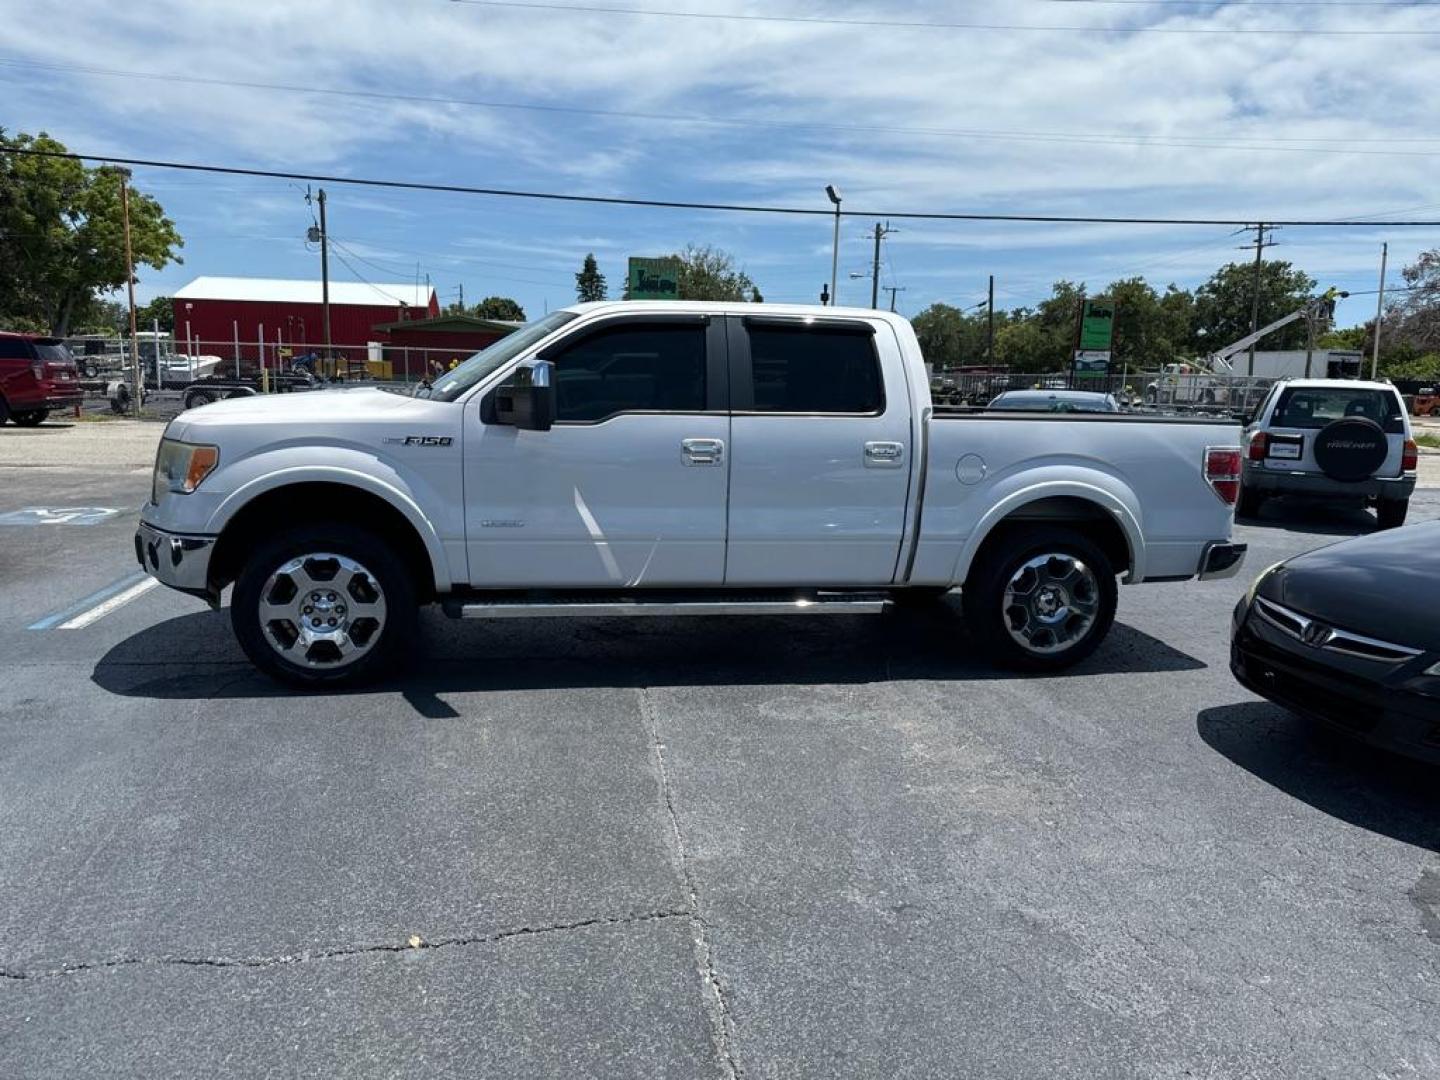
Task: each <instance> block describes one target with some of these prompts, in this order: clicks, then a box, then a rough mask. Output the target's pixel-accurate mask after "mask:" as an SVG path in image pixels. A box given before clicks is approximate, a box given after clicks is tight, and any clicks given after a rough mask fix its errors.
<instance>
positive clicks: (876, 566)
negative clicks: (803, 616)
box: [725, 315, 915, 586]
mask: <svg viewBox="0 0 1440 1080" xmlns="http://www.w3.org/2000/svg"><path fill="white" fill-rule="evenodd" d="M730 345H731V351H730V361H731V366H730V376H731V383H730V395H731V407H732V417H731V442H732V453H731V461H730V523H729V532H730V540H729V544H728V547H727V555H726V573H725V582H726V584H727V585H737V586H747V585H820V586H824V585H837V586H839V585H849V586H856V585H860V586H866V585H887V584H889V583H890V582H891V581H893V580H894V577H895V572H896V561H897V557H898V555H899V551H900V541H901V537H902V535H903V532H904V527H905V510H906V502H907V498H908V495H909V488H910V474H911V455H912V454H913V453H914V452H915V440H914V438H913V434H912V425H911V415H910V397H909V392H908V388H907V385H906V381H905V369H904V365H903V362H902V358H901V355H900V347H899V343H898V342H897V341H896V339H895V334H894V332H893V331H892V330H891V329H890V328H889V326H888V325H886V324H885V323H883V322H880V321H876V322H870V321H868V320H865V319H862V318H856V319H844V318H835V319H823V318H822V319H815V318H804V317H794V318H791V317H787V316H769V315H747V316H732V317H731V325H730Z"/></svg>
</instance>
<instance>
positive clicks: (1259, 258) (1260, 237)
mask: <svg viewBox="0 0 1440 1080" xmlns="http://www.w3.org/2000/svg"><path fill="white" fill-rule="evenodd" d="M1275 229H1276V226H1274V225H1266V224H1265V223H1264V222H1263V221H1261V222H1259V223H1257V224H1255V225H1247V226H1245V228H1243V229H1241V230H1240V231H1241V232H1253V233H1254V234H1255V243H1254V245H1251V244H1246V245H1245V246H1244V247H1242V248H1241V249H1240V250H1241V251H1245V250H1247V249H1248V248H1250V247H1251V246H1253V247H1254V248H1255V291H1254V295H1253V296H1251V298H1250V333H1252V334H1253V333H1255V331H1256V330H1258V329H1260V275H1261V271H1262V269H1263V253H1264V251H1265V249H1266V248H1267V247H1274V246H1275V241H1274V240H1273V239H1272V240H1269V241H1267V240H1266V239H1265V234H1266V233H1267V232H1269V233H1273V232H1274V231H1275ZM1245 373H1246V374H1247V375H1250V376H1253V375H1254V374H1255V344H1254V342H1251V344H1250V359H1249V362H1248V364H1247V366H1246V372H1245Z"/></svg>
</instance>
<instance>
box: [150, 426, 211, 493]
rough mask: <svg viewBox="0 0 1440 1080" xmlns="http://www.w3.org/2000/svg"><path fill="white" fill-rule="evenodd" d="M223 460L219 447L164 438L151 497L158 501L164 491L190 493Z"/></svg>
mask: <svg viewBox="0 0 1440 1080" xmlns="http://www.w3.org/2000/svg"><path fill="white" fill-rule="evenodd" d="M219 464H220V450H219V448H218V447H214V446H194V445H192V444H190V443H183V442H176V441H175V440H173V439H161V440H160V450H159V452H158V453H157V454H156V455H155V478H154V480H153V482H152V483H151V485H150V501H151V502H156V503H158V502H159V501H160V493H161V492H163V491H171V492H175V493H176V494H180V495H188V494H190V492H192V491H194V490H195V489H196V488H198V487H199V486H200V484H201V483H202V482H203V481H204V479H205V477H207V476H209V475H210V474H211V473H212V472H214V471H215V466H216V465H219Z"/></svg>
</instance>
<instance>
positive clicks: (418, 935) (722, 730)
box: [0, 467, 1440, 1080]
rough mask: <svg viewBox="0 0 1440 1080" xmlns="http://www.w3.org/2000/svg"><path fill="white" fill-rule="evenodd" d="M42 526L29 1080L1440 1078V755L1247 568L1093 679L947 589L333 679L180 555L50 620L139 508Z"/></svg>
mask: <svg viewBox="0 0 1440 1080" xmlns="http://www.w3.org/2000/svg"><path fill="white" fill-rule="evenodd" d="M22 472H23V474H22ZM145 482H146V478H145V477H144V476H142V475H139V474H135V475H133V476H132V475H129V474H127V475H125V476H123V477H121V478H119V479H116V478H115V477H114V475H113V474H107V475H106V476H102V475H101V474H100V473H99V472H98V471H96V472H89V473H87V472H86V471H85V470H83V469H75V468H70V469H67V470H65V471H63V472H52V471H48V470H45V469H26V470H23V471H21V470H8V469H5V468H3V467H0V512H3V511H6V510H10V509H14V508H16V507H19V506H27V505H45V504H47V503H53V504H55V505H59V504H60V502H62V501H63V502H65V503H68V504H73V505H94V504H108V505H134V504H135V503H138V501H139V500H140V498H141V497H142V496H143V491H144V484H145ZM1415 513H1416V516H1417V518H1421V517H1425V518H1433V517H1440V492H1437V491H1433V490H1427V491H1425V492H1424V493H1423V494H1422V495H1421V496H1420V497H1418V498H1417V500H1416V505H1415ZM1364 527H1365V519H1364V518H1363V517H1355V516H1353V515H1350V516H1347V515H1342V516H1341V518H1340V519H1339V521H1338V522H1335V521H1331V520H1329V519H1327V518H1326V517H1325V516H1324V515H1321V514H1314V513H1309V512H1290V511H1285V509H1284V508H1278V509H1277V508H1269V507H1267V510H1266V515H1265V518H1264V520H1263V521H1262V522H1260V523H1246V524H1243V525H1242V526H1241V527H1240V528H1239V530H1238V531H1239V534H1240V538H1241V539H1244V540H1247V541H1249V542H1250V543H1251V544H1252V551H1251V555H1250V564H1249V567H1248V572H1249V573H1253V572H1258V571H1259V570H1260V569H1261V568H1262V567H1264V566H1265V565H1268V564H1269V563H1270V562H1273V561H1275V560H1276V559H1278V558H1280V557H1281V556H1282V555H1284V554H1288V553H1291V552H1296V551H1300V550H1305V549H1307V548H1311V547H1315V546H1318V545H1319V544H1321V543H1324V542H1328V541H1329V540H1330V539H1331V538H1332V536H1334V535H1337V534H1341V533H1344V532H1346V531H1358V530H1360V529H1363V528H1364ZM32 538H33V539H32ZM0 540H3V541H4V542H5V544H6V552H7V557H6V558H5V559H4V560H0V673H3V684H4V686H5V688H6V692H5V694H4V695H3V697H0V1076H3V1077H6V1078H9V1077H17V1078H30V1077H66V1078H71V1077H86V1076H96V1077H99V1076H104V1077H146V1078H153V1077H192V1076H205V1077H207V1078H209V1077H246V1078H249V1077H268V1076H276V1077H293V1076H330V1075H344V1076H353V1077H398V1076H413V1075H419V1074H423V1075H437V1076H465V1077H518V1076H523V1077H527V1078H530V1077H567V1078H569V1077H580V1076H596V1077H601V1076H603V1077H612V1076H626V1077H629V1076H636V1077H677V1078H687V1080H688V1078H709V1077H720V1078H722V1080H745V1078H760V1077H764V1078H785V1080H789V1078H794V1077H815V1078H821V1077H824V1078H829V1077H875V1078H881V1077H885V1078H890V1077H932V1076H946V1075H973V1076H986V1077H1015V1078H1017V1080H1018V1078H1022V1077H1023V1078H1027V1080H1028V1078H1032V1077H1037V1076H1044V1077H1075V1078H1081V1077H1085V1078H1092V1077H1136V1078H1139V1077H1144V1078H1153V1077H1161V1078H1171V1077H1174V1078H1179V1077H1187V1076H1193V1077H1208V1078H1221V1077H1224V1078H1239V1077H1257V1078H1258V1077H1266V1078H1271V1077H1296V1078H1300V1077H1304V1078H1310V1077H1317V1076H1335V1077H1342V1076H1343V1077H1350V1076H1359V1075H1368V1076H1393V1077H1405V1076H1416V1077H1419V1076H1428V1075H1440V1035H1437V1033H1436V1030H1435V1024H1434V1017H1435V1015H1436V1009H1437V1007H1440V936H1437V927H1440V785H1437V784H1436V783H1435V778H1436V776H1437V773H1436V772H1435V771H1434V770H1430V769H1425V768H1423V767H1420V766H1412V765H1409V764H1406V763H1403V762H1398V761H1394V760H1391V759H1389V758H1386V757H1384V756H1383V755H1379V754H1374V753H1370V752H1368V751H1364V750H1360V749H1357V748H1355V747H1352V746H1350V745H1348V744H1346V743H1344V742H1342V741H1340V740H1337V739H1334V738H1331V737H1327V736H1324V735H1322V734H1319V733H1316V732H1314V731H1312V730H1311V729H1310V728H1308V727H1307V726H1306V725H1304V724H1302V723H1300V722H1299V721H1296V720H1295V719H1293V718H1291V717H1289V716H1287V715H1286V714H1285V713H1283V712H1282V711H1281V710H1279V709H1276V708H1273V707H1272V706H1269V705H1267V704H1264V703H1261V702H1258V701H1257V700H1256V699H1254V698H1253V697H1252V696H1250V695H1249V694H1247V693H1246V692H1245V691H1243V690H1241V689H1240V688H1239V687H1238V686H1236V685H1235V684H1234V683H1233V682H1232V681H1231V679H1230V676H1229V673H1228V670H1227V669H1226V667H1225V648H1226V641H1227V636H1228V618H1229V611H1230V608H1231V607H1232V606H1233V604H1234V602H1235V599H1236V598H1237V597H1238V595H1239V594H1240V592H1241V591H1242V590H1243V589H1244V587H1245V585H1246V583H1247V581H1248V577H1249V573H1247V575H1246V576H1245V577H1242V578H1241V579H1237V580H1234V581H1229V582H1212V583H1205V584H1200V583H1190V584H1185V585H1172V586H1154V587H1140V588H1136V589H1124V590H1122V592H1121V609H1120V624H1119V625H1117V627H1116V631H1115V633H1114V635H1113V637H1112V639H1111V640H1110V642H1108V643H1107V645H1106V646H1105V647H1104V648H1102V650H1101V651H1100V652H1099V653H1098V654H1097V655H1096V656H1095V657H1094V658H1092V659H1091V660H1090V661H1087V662H1086V664H1084V665H1082V666H1081V667H1080V668H1079V669H1077V670H1076V671H1075V672H1073V673H1071V674H1068V675H1065V676H1062V677H1056V678H1045V679H1023V678H1017V677H1013V676H1009V675H1005V674H1000V673H996V672H992V671H989V670H988V669H986V668H985V667H984V666H983V665H980V664H978V663H976V662H974V661H973V660H971V659H970V658H969V656H968V651H967V646H966V643H965V640H964V637H963V634H961V633H960V630H959V628H958V625H957V624H956V621H955V619H954V617H953V613H951V612H949V611H947V610H946V609H944V608H937V609H935V610H931V611H918V612H912V613H906V614H903V615H897V616H894V617H886V618H883V619H873V620H864V619H849V618H845V619H834V620H803V621H796V622H790V621H786V620H783V619H740V620H733V621H732V620H715V621H712V622H709V623H700V622H684V621H669V620H663V621H653V622H649V621H647V622H644V623H627V622H623V621H605V620H593V621H589V620H587V621H583V622H572V623H556V622H549V621H546V622H536V623H529V624H527V623H510V624H505V625H503V626H498V627H495V626H485V625H482V624H455V623H449V622H446V621H444V620H443V619H440V618H438V617H427V618H426V619H425V620H424V628H425V633H426V643H425V647H424V649H423V651H422V655H423V656H425V657H426V658H427V661H428V662H427V663H426V666H425V668H424V670H418V671H416V672H415V673H413V674H412V675H410V676H409V677H407V678H405V679H403V680H400V681H399V682H397V683H395V684H393V685H389V686H384V687H379V688H376V689H373V690H368V691H365V692H359V693H351V694H334V695H304V694H292V693H288V692H286V691H283V690H280V689H279V688H276V687H274V686H272V685H270V684H268V683H266V682H265V681H264V680H262V679H260V678H259V677H258V676H255V675H254V674H253V673H252V672H251V671H250V670H249V668H248V666H247V665H245V663H244V661H243V659H242V658H241V657H240V655H239V652H238V650H237V649H236V647H235V646H234V644H233V642H232V641H231V639H230V635H229V631H228V627H227V625H226V621H225V616H224V615H223V614H222V615H215V614H212V613H209V612H208V611H206V610H205V609H204V608H203V606H202V605H199V604H198V603H196V602H192V601H190V600H188V599H186V598H184V597H180V596H176V595H171V594H168V593H166V592H165V591H163V590H155V591H152V592H150V593H147V594H145V595H144V596H143V597H141V598H140V599H138V600H136V601H134V602H133V603H131V604H128V605H126V606H124V607H122V608H120V609H119V610H117V611H116V612H114V613H113V614H111V615H109V616H107V617H106V618H104V619H102V620H100V621H98V622H96V623H95V624H93V625H91V626H89V627H87V628H86V629H84V630H80V631H74V632H58V631H55V632H32V631H28V630H26V629H25V627H26V626H28V625H29V624H30V623H31V622H33V621H34V620H35V619H37V618H39V617H40V616H41V615H44V614H45V613H47V612H48V611H52V610H56V609H58V608H60V607H62V606H63V605H64V604H66V603H69V602H71V601H73V600H74V599H76V598H77V597H79V596H83V595H85V594H87V593H89V592H91V591H93V590H95V589H97V588H99V587H101V586H103V585H105V584H106V583H107V582H109V581H112V580H114V579H115V578H117V577H119V576H121V575H124V574H126V573H129V572H130V570H131V565H130V560H131V555H130V550H129V531H128V525H127V523H126V522H125V521H123V520H122V521H117V522H115V523H110V524H104V525H100V526H95V527H89V528H81V527H74V528H56V529H53V530H51V531H49V532H47V533H45V534H44V537H43V543H42V542H40V537H39V535H38V530H30V531H28V532H22V531H19V530H17V531H12V532H8V533H5V534H3V535H0Z"/></svg>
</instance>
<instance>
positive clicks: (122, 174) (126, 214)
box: [115, 168, 160, 416]
mask: <svg viewBox="0 0 1440 1080" xmlns="http://www.w3.org/2000/svg"><path fill="white" fill-rule="evenodd" d="M115 175H116V177H118V178H119V180H120V216H121V219H122V220H123V222H124V225H125V285H126V287H127V288H128V289H129V294H130V377H131V378H132V379H133V380H134V382H133V383H132V385H133V386H134V387H135V396H134V398H133V399H132V408H133V410H134V413H135V415H136V416H139V415H140V395H141V394H142V393H143V392H144V387H145V380H144V377H143V376H142V375H141V373H140V330H139V328H138V327H137V326H136V325H135V254H134V251H133V249H132V248H131V247H130V185H129V180H130V170H129V169H121V168H116V169H115ZM155 350H156V353H157V354H158V353H159V350H160V344H159V342H158V341H157V342H156V344H155Z"/></svg>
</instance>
